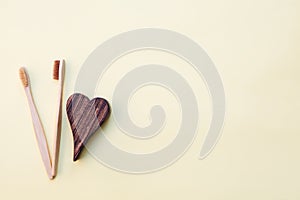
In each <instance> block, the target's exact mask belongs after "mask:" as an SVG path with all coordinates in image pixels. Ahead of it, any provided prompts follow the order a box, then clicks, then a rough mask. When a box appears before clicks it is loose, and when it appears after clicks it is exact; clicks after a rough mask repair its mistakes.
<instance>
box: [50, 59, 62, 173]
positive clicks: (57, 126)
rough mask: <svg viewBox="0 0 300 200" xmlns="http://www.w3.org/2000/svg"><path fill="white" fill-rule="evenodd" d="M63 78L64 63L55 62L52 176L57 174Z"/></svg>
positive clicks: (60, 61)
mask: <svg viewBox="0 0 300 200" xmlns="http://www.w3.org/2000/svg"><path fill="white" fill-rule="evenodd" d="M64 76H65V63H64V60H55V61H54V66H53V79H54V80H58V99H57V104H58V105H57V113H56V122H55V134H54V148H53V151H54V152H53V157H52V159H53V164H52V176H53V177H55V176H56V174H57V166H58V158H59V147H60V138H61V117H62V115H61V110H62V95H63V86H64Z"/></svg>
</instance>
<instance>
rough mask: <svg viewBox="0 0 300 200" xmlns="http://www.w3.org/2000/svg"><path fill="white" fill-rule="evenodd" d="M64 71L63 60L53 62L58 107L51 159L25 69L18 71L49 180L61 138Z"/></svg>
mask: <svg viewBox="0 0 300 200" xmlns="http://www.w3.org/2000/svg"><path fill="white" fill-rule="evenodd" d="M64 71H65V66H64V60H55V61H54V67H53V79H54V80H57V81H58V99H57V101H58V102H57V104H58V105H57V112H56V124H55V134H54V137H55V138H54V152H53V155H52V159H51V156H50V152H49V148H48V143H47V139H46V136H45V132H44V128H43V125H42V122H41V120H40V118H39V114H38V112H37V109H36V106H35V104H34V100H33V97H32V93H31V88H30V81H29V76H28V74H27V72H26V70H25V68H20V70H19V75H20V79H21V81H22V84H23V86H24V89H25V93H26V96H27V100H28V104H29V108H30V111H31V117H32V122H33V127H34V132H35V136H36V139H37V143H38V147H39V150H40V153H41V156H42V160H43V163H44V166H45V169H46V172H47V175H48V177H49V179H53V178H54V177H55V176H56V174H57V165H58V157H59V146H60V137H61V113H62V95H63V85H64Z"/></svg>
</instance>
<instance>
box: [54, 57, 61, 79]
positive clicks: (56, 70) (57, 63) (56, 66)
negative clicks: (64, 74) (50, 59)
mask: <svg viewBox="0 0 300 200" xmlns="http://www.w3.org/2000/svg"><path fill="white" fill-rule="evenodd" d="M59 64H60V61H59V60H55V61H54V65H53V79H54V80H58V79H59Z"/></svg>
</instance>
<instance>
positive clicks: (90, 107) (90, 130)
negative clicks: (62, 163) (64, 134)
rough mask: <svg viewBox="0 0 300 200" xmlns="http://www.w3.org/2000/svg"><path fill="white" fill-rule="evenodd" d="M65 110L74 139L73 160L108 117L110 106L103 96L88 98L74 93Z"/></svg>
mask: <svg viewBox="0 0 300 200" xmlns="http://www.w3.org/2000/svg"><path fill="white" fill-rule="evenodd" d="M66 110H67V115H68V119H69V122H70V126H71V129H72V133H73V139H74V157H73V160H74V161H76V160H77V159H78V158H79V155H80V152H81V151H82V149H83V147H84V145H85V144H86V143H87V141H88V139H89V138H90V137H91V136H92V135H93V134H94V133H95V132H96V131H97V130H98V129H99V128H100V126H101V125H102V124H103V122H104V121H105V120H106V119H107V118H108V116H109V113H110V108H109V104H108V102H107V101H106V100H105V99H103V98H94V99H92V100H89V98H88V97H86V96H84V95H82V94H79V93H76V94H73V95H71V96H70V97H69V99H68V101H67V107H66Z"/></svg>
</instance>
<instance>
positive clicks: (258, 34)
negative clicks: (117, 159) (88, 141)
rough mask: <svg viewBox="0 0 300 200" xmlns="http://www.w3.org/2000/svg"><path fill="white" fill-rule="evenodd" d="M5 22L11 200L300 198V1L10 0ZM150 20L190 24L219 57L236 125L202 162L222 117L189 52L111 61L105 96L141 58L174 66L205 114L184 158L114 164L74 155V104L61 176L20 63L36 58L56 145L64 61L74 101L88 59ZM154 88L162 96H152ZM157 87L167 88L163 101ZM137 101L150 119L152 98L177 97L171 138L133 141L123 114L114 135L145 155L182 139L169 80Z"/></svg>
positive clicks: (2, 48)
mask: <svg viewBox="0 0 300 200" xmlns="http://www.w3.org/2000/svg"><path fill="white" fill-rule="evenodd" d="M0 25H1V26H0V55H1V62H0V66H1V78H0V81H1V84H0V87H1V91H2V95H1V118H0V119H1V126H0V134H1V140H0V150H1V151H0V152H1V163H0V199H23V198H26V199H27V198H31V199H63V198H65V199H67V198H68V199H74V200H75V199H95V198H98V199H131V200H135V199H146V200H147V199H174V200H175V199H184V198H185V199H197V200H198V199H272V200H273V199H289V200H292V199H300V185H299V180H300V172H299V169H300V155H299V154H300V145H299V141H300V132H299V131H300V128H299V113H300V93H299V91H300V79H299V73H300V68H299V66H300V60H299V52H300V36H299V34H300V2H299V1H298V0H278V1H274V0H252V1H250V0H249V1H244V0H242V1H241V0H228V1H221V0H212V1H199V0H185V1H174V0H172V1H171V0H164V1H162V0H151V1H140V0H127V1H122V0H112V1H96V0H95V1H90V0H87V1H57V0H53V1H33V0H28V1H16V0H1V1H0ZM143 27H155V28H164V29H170V30H174V31H176V32H179V33H182V34H184V35H186V36H188V37H190V38H192V39H193V40H194V41H196V42H197V43H198V44H200V45H201V46H202V47H203V48H204V49H205V50H206V51H207V53H208V55H209V56H210V57H211V58H212V60H213V61H214V63H215V65H216V66H217V68H218V71H219V73H220V75H221V77H222V79H223V83H224V87H225V93H226V97H227V113H226V121H225V126H224V129H223V135H222V137H221V139H220V141H219V142H218V144H217V146H216V148H215V149H214V151H213V152H212V153H211V154H210V155H209V156H208V157H207V158H206V159H204V160H198V155H199V152H200V148H201V145H202V142H203V140H204V136H205V133H206V131H207V127H208V124H209V116H211V113H210V112H211V111H210V110H209V109H208V108H209V98H208V96H207V94H206V92H205V88H204V87H203V83H202V80H201V78H199V77H197V76H195V73H193V70H192V69H190V68H191V66H187V67H182V66H183V65H184V63H180V62H181V61H180V60H178V58H175V57H172V58H171V57H170V58H168V56H170V55H164V54H163V53H161V52H147V51H146V52H136V54H135V55H134V54H133V55H128V57H127V58H126V57H124V58H123V60H121V61H120V63H116V64H115V65H114V66H112V67H111V69H110V70H109V71H108V72H107V74H106V75H105V76H104V77H103V80H101V81H100V83H99V85H98V89H97V91H96V94H97V95H101V96H104V97H106V98H107V99H108V100H111V94H112V92H113V87H114V84H116V83H117V80H118V78H120V77H121V76H122V74H124V73H126V72H127V71H128V70H129V69H130V68H132V67H134V66H135V65H138V64H147V63H157V64H168V65H171V66H174V69H176V70H178V71H179V72H180V73H181V74H182V75H183V76H185V77H186V78H187V79H188V81H189V83H190V84H191V87H192V88H193V89H194V91H195V94H196V96H197V99H199V101H198V102H199V107H200V110H201V120H203V121H201V120H200V125H199V129H198V131H199V133H198V136H197V138H196V139H195V141H194V143H193V144H192V146H191V148H190V149H189V150H188V151H187V152H186V153H185V155H184V156H183V157H182V158H181V159H179V160H178V161H177V162H176V163H175V164H173V165H171V166H170V167H168V168H165V169H163V170H161V171H158V172H156V173H150V174H142V175H131V174H125V173H120V172H117V171H114V170H112V169H110V168H107V167H105V166H103V165H102V164H100V163H98V162H97V161H96V160H94V159H93V158H92V156H90V154H88V153H86V151H85V152H83V154H82V157H81V159H80V161H79V162H76V163H73V162H72V135H71V132H70V129H69V125H68V122H67V119H66V115H65V112H64V113H63V133H62V141H61V144H62V145H61V154H60V155H61V156H60V164H59V174H58V176H57V178H56V179H55V180H53V181H49V180H48V179H47V177H46V173H45V170H44V167H43V165H42V161H41V159H40V155H39V152H38V148H37V145H36V141H35V139H34V133H33V128H32V125H31V119H30V112H29V108H28V106H27V102H26V97H25V93H24V91H23V89H22V86H21V83H20V81H19V77H18V68H19V67H20V66H23V65H25V66H26V67H27V69H28V72H29V74H30V77H31V82H32V89H33V95H34V98H35V101H36V105H37V107H38V109H39V112H40V115H41V118H42V120H43V123H44V127H45V130H46V132H47V133H46V134H47V137H48V140H49V143H50V144H52V142H53V140H52V136H53V133H52V132H53V124H54V112H53V111H54V108H55V103H53V102H55V94H56V93H55V92H56V90H55V88H56V87H55V86H56V84H55V83H54V81H53V80H51V77H52V75H51V74H52V61H53V59H56V58H61V57H62V58H65V59H66V64H67V65H66V67H67V74H66V88H65V95H64V102H65V101H66V99H67V97H68V96H69V95H70V94H72V92H73V89H74V83H75V80H76V77H77V74H78V72H79V69H80V66H81V65H82V63H83V62H84V60H85V59H86V58H87V56H88V55H89V54H90V53H91V52H92V51H93V50H94V48H96V47H97V46H98V45H100V44H101V43H102V42H104V41H105V40H107V39H109V38H111V37H112V36H114V35H117V34H119V33H122V32H125V31H129V30H133V29H137V28H143ZM167 58H168V59H167ZM122 63H123V64H122ZM118 65H119V66H126V67H123V68H122V67H118ZM152 93H153V95H152ZM149 95H150V96H152V98H150V99H149V100H147V101H143V97H144V99H145V96H149ZM156 95H162V97H161V99H159V100H160V101H158V99H157V98H155V97H156ZM133 99H135V100H133V102H131V104H130V110H131V111H132V112H131V115H132V118H133V120H134V121H135V122H136V123H137V124H141V125H147V123H149V119H148V118H147V117H148V114H149V113H148V111H149V109H150V107H151V106H149V105H151V104H152V103H159V102H160V103H161V104H162V105H165V106H166V112H167V113H169V114H168V118H167V120H168V122H167V125H168V126H166V130H165V131H164V132H163V133H164V134H163V135H162V136H158V137H160V138H161V139H158V138H153V140H152V141H140V142H138V141H130V138H127V137H125V136H123V135H122V134H117V133H118V130H117V128H116V127H115V125H114V122H113V116H111V118H110V120H109V121H108V122H107V127H106V129H107V130H108V132H107V135H108V137H110V139H111V140H112V141H114V143H115V144H117V145H119V146H121V147H122V148H124V149H126V148H129V149H128V150H130V151H133V152H137V151H145V152H147V151H153V150H157V149H158V148H160V147H161V145H164V144H167V142H168V141H171V140H172V138H173V137H174V135H172V134H173V133H174V130H175V131H176V130H177V129H176V128H178V126H179V125H178V122H180V119H179V118H178V115H177V114H178V113H179V109H178V105H177V104H176V100H174V97H173V96H172V95H170V94H169V93H168V92H166V91H165V90H162V89H161V88H156V87H146V88H144V90H141V91H139V92H137V93H136V95H135V98H133ZM168 102H172V103H168ZM135 105H138V106H139V108H140V109H137V108H136V106H135ZM170 111H171V112H172V111H174V113H171V114H170ZM176 113H177V114H176ZM142 142H145V143H142ZM165 142H166V143H165ZM128 144H130V145H128ZM50 146H51V145H50ZM141 147H145V148H144V149H143V148H141Z"/></svg>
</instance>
